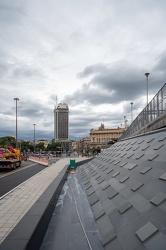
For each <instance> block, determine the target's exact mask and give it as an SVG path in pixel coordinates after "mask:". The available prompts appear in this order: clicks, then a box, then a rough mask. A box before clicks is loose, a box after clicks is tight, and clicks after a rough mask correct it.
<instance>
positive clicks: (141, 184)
mask: <svg viewBox="0 0 166 250" xmlns="http://www.w3.org/2000/svg"><path fill="white" fill-rule="evenodd" d="M143 185H144V184H143V183H140V182H135V183H134V184H133V186H132V187H131V190H132V191H134V192H135V191H137V190H138V189H139V188H140V187H142V186H143Z"/></svg>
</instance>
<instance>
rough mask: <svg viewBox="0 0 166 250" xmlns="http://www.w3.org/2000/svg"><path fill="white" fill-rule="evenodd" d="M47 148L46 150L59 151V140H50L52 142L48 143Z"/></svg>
mask: <svg viewBox="0 0 166 250" xmlns="http://www.w3.org/2000/svg"><path fill="white" fill-rule="evenodd" d="M47 150H48V151H61V144H60V142H52V143H50V144H48V147H47Z"/></svg>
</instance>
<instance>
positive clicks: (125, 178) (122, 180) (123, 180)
mask: <svg viewBox="0 0 166 250" xmlns="http://www.w3.org/2000/svg"><path fill="white" fill-rule="evenodd" d="M128 179H129V176H124V177H123V178H122V179H120V181H119V182H120V183H123V182H125V181H127V180H128Z"/></svg>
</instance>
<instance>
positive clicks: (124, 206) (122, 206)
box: [118, 201, 133, 214]
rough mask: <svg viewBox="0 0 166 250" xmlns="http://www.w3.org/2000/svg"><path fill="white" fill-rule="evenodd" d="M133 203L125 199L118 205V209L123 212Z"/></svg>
mask: <svg viewBox="0 0 166 250" xmlns="http://www.w3.org/2000/svg"><path fill="white" fill-rule="evenodd" d="M132 206H133V205H132V204H131V203H130V202H128V201H126V202H123V204H122V205H121V206H119V207H118V211H119V212H120V213H121V214H123V213H125V212H126V211H127V210H128V209H130V208H131V207H132Z"/></svg>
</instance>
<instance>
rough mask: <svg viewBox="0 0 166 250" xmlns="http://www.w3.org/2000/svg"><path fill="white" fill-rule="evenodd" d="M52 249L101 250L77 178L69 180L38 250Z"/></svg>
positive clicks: (73, 176)
mask: <svg viewBox="0 0 166 250" xmlns="http://www.w3.org/2000/svg"><path fill="white" fill-rule="evenodd" d="M84 230H85V232H84ZM53 249H61V250H73V249H79V250H86V249H87V250H88V249H94V250H102V249H103V247H102V244H101V240H100V238H99V233H98V230H97V228H96V224H95V222H94V217H93V214H92V211H91V209H90V206H89V203H88V200H87V197H86V194H85V192H84V190H83V189H82V186H81V185H80V184H79V182H78V179H77V174H74V175H69V176H68V180H67V182H66V183H65V185H64V187H63V190H62V192H61V195H60V197H59V200H58V203H57V205H56V208H55V210H54V213H53V216H52V219H51V221H50V224H49V227H48V230H47V232H46V235H45V238H44V240H43V244H42V246H41V248H40V250H53Z"/></svg>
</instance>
